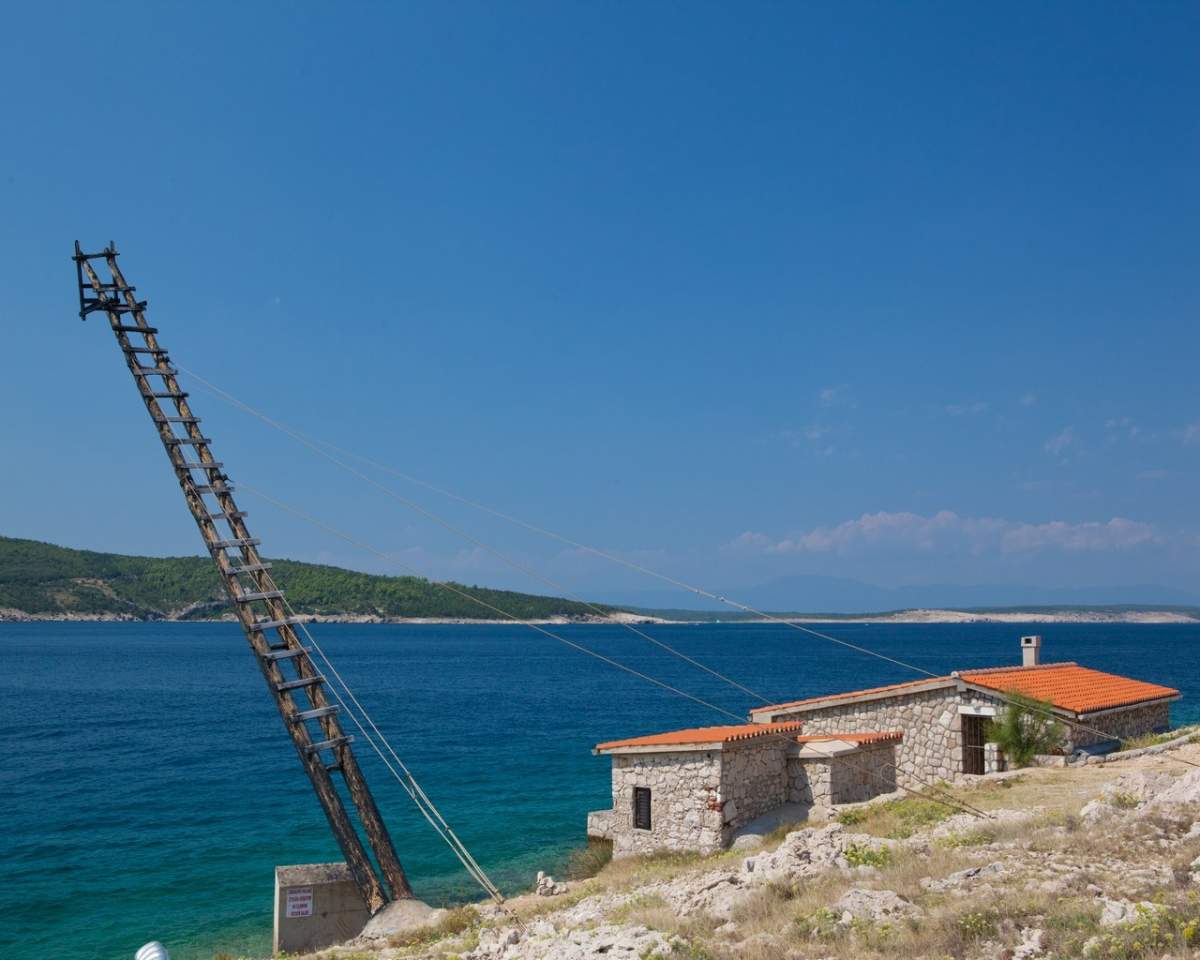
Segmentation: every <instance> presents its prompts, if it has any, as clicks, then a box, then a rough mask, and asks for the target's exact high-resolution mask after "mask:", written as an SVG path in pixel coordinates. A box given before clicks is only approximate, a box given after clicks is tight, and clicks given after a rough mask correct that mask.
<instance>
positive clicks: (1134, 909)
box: [1099, 897, 1160, 927]
mask: <svg viewBox="0 0 1200 960" xmlns="http://www.w3.org/2000/svg"><path fill="white" fill-rule="evenodd" d="M1099 899H1100V902H1101V903H1102V904H1103V905H1104V906H1103V909H1102V910H1101V911H1100V926H1102V927H1115V926H1119V925H1121V924H1125V923H1131V922H1132V921H1134V920H1136V919H1137V918H1138V916H1139V914H1140V913H1145V912H1150V913H1153V912H1156V911H1157V910H1159V909H1160V908H1159V907H1158V905H1157V904H1153V903H1151V902H1150V901H1149V900H1143V901H1141V902H1140V903H1133V902H1132V901H1129V900H1110V899H1109V898H1108V897H1100V898H1099Z"/></svg>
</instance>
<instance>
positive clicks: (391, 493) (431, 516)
mask: <svg viewBox="0 0 1200 960" xmlns="http://www.w3.org/2000/svg"><path fill="white" fill-rule="evenodd" d="M177 366H178V368H179V370H181V371H184V370H185V368H184V367H182V366H179V365H178V364H177ZM186 372H187V374H188V376H190V377H192V378H193V379H195V380H196V381H197V382H199V383H200V384H202V385H203V386H204V387H206V388H207V389H209V390H211V391H213V392H214V393H216V394H217V395H218V396H220V397H221V398H223V399H224V400H226V401H227V402H229V403H232V404H234V405H235V406H238V407H239V408H241V409H242V410H243V411H245V412H246V413H249V414H251V415H252V416H254V417H257V418H258V419H260V420H262V421H263V422H265V423H266V424H268V425H269V426H271V427H273V428H274V429H276V430H279V431H281V432H282V433H285V434H287V435H288V436H290V437H292V438H293V439H294V440H296V441H298V442H300V443H302V444H304V445H305V446H306V447H308V448H309V449H310V450H312V451H313V452H314V453H316V454H317V455H318V456H321V457H324V458H325V459H326V460H328V461H329V462H330V463H333V464H335V465H336V466H339V467H341V468H342V469H343V470H345V471H347V472H348V473H350V474H351V475H352V476H354V477H357V478H358V479H359V480H362V481H363V482H364V483H368V484H370V485H371V486H373V487H375V488H376V489H377V490H379V491H380V492H381V493H383V494H384V495H385V496H387V497H390V498H391V499H393V500H395V501H397V502H398V503H401V504H403V505H404V506H405V507H407V508H408V509H410V510H412V511H414V512H416V513H419V514H420V515H421V516H423V517H425V518H426V519H427V520H430V521H431V522H433V523H435V524H437V525H438V526H439V527H441V528H443V529H444V530H447V531H449V532H450V533H452V534H454V535H455V536H457V537H460V538H461V539H463V540H466V541H467V542H468V543H471V544H472V545H474V546H476V547H478V548H480V549H481V550H484V551H486V552H487V553H490V554H491V555H492V556H494V557H496V558H497V559H498V560H500V561H501V562H503V563H505V564H507V565H508V566H510V567H512V568H513V569H515V570H519V571H520V572H521V573H524V574H526V575H527V576H529V577H532V578H533V579H535V580H537V581H539V582H540V583H544V584H546V585H547V586H549V587H550V588H551V589H552V590H555V591H557V592H559V593H561V594H563V595H565V596H566V597H567V598H568V599H570V600H574V601H575V602H576V603H580V604H583V605H584V606H586V607H587V608H588V609H590V610H591V611H593V612H594V613H596V614H599V615H600V616H608V613H607V611H605V610H604V609H603V608H601V607H599V606H597V605H596V604H594V603H592V602H591V601H589V600H585V599H583V598H582V597H578V596H576V595H575V594H573V593H572V592H571V591H570V590H569V589H568V588H567V587H566V586H564V585H563V584H561V583H559V582H558V581H556V580H553V579H551V578H550V577H547V576H545V575H544V574H542V573H540V572H538V571H537V570H534V569H533V568H532V567H529V566H527V565H526V564H523V563H521V562H520V561H519V560H515V559H513V558H512V557H509V556H508V555H507V554H505V553H503V552H501V551H500V550H497V549H496V548H495V547H493V546H491V545H490V544H488V543H485V542H484V541H483V540H480V539H479V538H478V537H475V536H474V535H472V534H471V533H468V532H467V531H466V530H463V529H461V528H459V527H456V526H454V525H453V524H451V523H449V522H448V521H446V520H444V519H443V518H442V517H440V516H438V515H437V514H435V513H433V512H432V511H430V510H427V509H426V508H425V507H423V506H422V505H421V504H419V503H416V502H415V501H413V500H410V499H408V498H407V497H405V496H402V495H401V494H399V493H397V492H396V491H395V490H393V489H392V488H391V487H387V486H384V485H383V484H382V483H379V482H378V481H377V480H375V479H374V478H373V477H370V476H368V475H367V474H365V473H363V472H361V471H360V470H357V469H356V468H355V467H353V466H351V465H350V464H348V463H346V462H345V461H343V460H339V459H338V458H337V457H335V456H333V455H331V454H329V453H327V452H326V451H325V450H323V449H321V446H320V445H319V443H318V442H317V441H314V440H312V439H310V438H309V437H307V436H305V435H304V434H302V433H300V432H299V431H297V430H292V429H291V428H290V427H288V426H286V425H284V424H282V423H279V422H278V421H277V420H272V419H271V418H270V417H268V416H266V415H265V414H262V413H260V412H258V411H257V410H254V409H253V408H252V407H250V406H248V405H247V404H244V403H242V402H241V401H240V400H238V399H237V398H236V397H234V396H232V395H230V394H228V393H226V392H225V391H224V390H222V389H221V388H220V387H217V386H216V385H214V384H212V383H209V382H208V381H207V380H205V379H204V378H203V377H201V376H200V375H199V374H196V373H194V372H193V371H191V370H187V371H186ZM619 626H621V627H624V628H625V629H626V630H628V631H629V632H630V633H633V634H635V635H636V636H639V637H641V638H642V639H643V640H647V641H649V642H650V643H652V644H654V645H655V646H657V647H660V648H662V649H663V650H666V651H667V652H668V653H670V654H671V655H672V656H675V657H678V658H679V659H681V660H683V661H685V662H687V663H689V664H691V665H692V666H693V667H696V668H697V669H699V670H703V671H704V672H705V673H708V674H710V675H711V676H713V677H716V678H717V679H718V680H721V681H723V682H724V683H727V684H729V685H730V686H733V687H736V688H737V689H738V690H741V691H742V692H743V693H746V694H749V695H750V696H751V697H753V698H755V699H756V700H759V701H761V702H762V703H764V704H770V703H771V702H772V700H771V698H769V697H766V696H763V695H762V694H761V693H756V692H755V691H753V690H751V689H750V688H749V687H746V686H744V685H743V684H741V683H738V682H737V681H736V680H734V679H732V678H730V677H727V676H725V675H724V674H722V673H720V672H718V671H717V670H714V669H712V668H711V667H709V666H707V665H706V664H703V663H701V662H700V661H698V660H695V659H694V658H692V657H689V656H688V655H687V654H686V653H684V652H683V651H681V650H677V649H676V648H675V647H673V646H671V645H670V644H668V643H665V642H664V641H662V640H659V639H657V638H656V637H652V636H650V635H649V634H648V633H646V632H645V631H643V630H639V629H637V628H636V627H635V626H634V625H633V624H630V623H623V622H620V623H619Z"/></svg>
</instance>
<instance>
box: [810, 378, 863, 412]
mask: <svg viewBox="0 0 1200 960" xmlns="http://www.w3.org/2000/svg"><path fill="white" fill-rule="evenodd" d="M817 403H819V404H820V405H821V406H822V407H825V408H826V409H828V408H829V407H844V406H854V404H853V403H851V401H850V388H849V387H848V386H847V385H846V384H844V383H842V384H838V385H837V386H834V387H825V388H824V389H822V390H821V392H820V393H818V394H817Z"/></svg>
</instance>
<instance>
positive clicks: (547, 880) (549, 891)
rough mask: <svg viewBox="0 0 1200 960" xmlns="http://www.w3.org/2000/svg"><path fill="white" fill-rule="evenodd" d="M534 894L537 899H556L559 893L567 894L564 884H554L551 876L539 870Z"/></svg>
mask: <svg viewBox="0 0 1200 960" xmlns="http://www.w3.org/2000/svg"><path fill="white" fill-rule="evenodd" d="M534 892H536V893H537V895H538V896H539V897H556V896H558V895H559V894H560V893H566V892H567V885H566V884H565V883H555V882H554V878H553V877H552V876H550V875H549V874H548V873H546V872H545V871H543V870H539V871H538V874H537V882H536V883H535V884H534Z"/></svg>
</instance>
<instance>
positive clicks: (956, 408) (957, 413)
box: [945, 400, 988, 417]
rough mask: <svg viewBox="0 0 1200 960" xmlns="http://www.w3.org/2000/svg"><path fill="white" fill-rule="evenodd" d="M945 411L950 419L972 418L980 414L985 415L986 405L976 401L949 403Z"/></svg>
mask: <svg viewBox="0 0 1200 960" xmlns="http://www.w3.org/2000/svg"><path fill="white" fill-rule="evenodd" d="M945 409H946V412H947V413H948V414H950V416H952V417H974V416H977V415H978V414H981V413H987V411H988V404H987V403H985V402H984V401H982V400H976V401H975V402H974V403H951V404H948V405H947V406H946V408H945Z"/></svg>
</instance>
